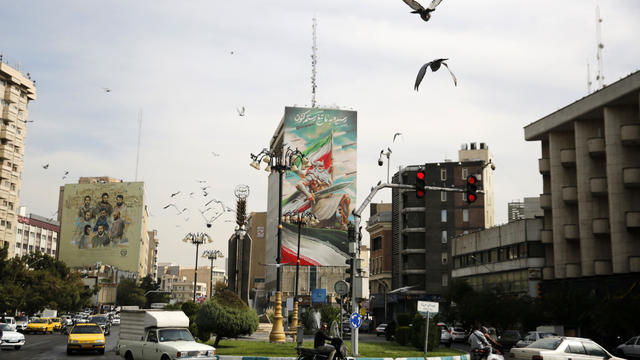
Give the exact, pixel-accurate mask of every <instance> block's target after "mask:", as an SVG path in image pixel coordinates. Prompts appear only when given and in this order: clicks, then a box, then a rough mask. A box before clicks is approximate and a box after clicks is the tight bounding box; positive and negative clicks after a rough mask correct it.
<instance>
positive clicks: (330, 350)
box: [313, 323, 336, 360]
mask: <svg viewBox="0 0 640 360" xmlns="http://www.w3.org/2000/svg"><path fill="white" fill-rule="evenodd" d="M326 340H329V341H331V340H333V338H332V337H331V336H329V335H327V323H322V326H321V327H320V330H318V331H317V332H316V335H315V337H314V338H313V347H314V348H315V349H316V350H318V351H321V352H323V353H326V354H329V357H328V358H327V360H333V356H334V355H335V354H336V348H334V347H333V345H327V344H326V343H325V341H326Z"/></svg>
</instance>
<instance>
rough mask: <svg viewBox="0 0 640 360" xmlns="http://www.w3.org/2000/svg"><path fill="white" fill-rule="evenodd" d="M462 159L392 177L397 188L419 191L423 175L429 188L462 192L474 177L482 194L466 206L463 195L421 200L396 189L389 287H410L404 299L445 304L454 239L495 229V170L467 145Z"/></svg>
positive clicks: (486, 156) (485, 155) (438, 194)
mask: <svg viewBox="0 0 640 360" xmlns="http://www.w3.org/2000/svg"><path fill="white" fill-rule="evenodd" d="M458 156H459V161H455V162H454V161H444V162H441V163H428V164H425V165H418V166H408V167H404V168H401V169H400V171H399V172H398V173H396V174H394V176H393V182H394V183H399V184H409V185H415V183H416V173H417V172H418V171H419V170H420V169H422V170H424V171H425V183H426V185H427V186H436V187H442V188H457V189H464V188H465V187H466V179H467V177H468V176H469V175H475V176H476V177H477V179H478V185H479V187H478V188H479V189H483V190H484V194H480V196H478V199H477V201H475V202H474V203H472V204H468V203H467V201H466V193H465V192H449V191H426V192H425V195H424V197H423V198H418V197H416V192H415V190H414V189H411V190H407V189H393V192H392V204H393V205H392V256H391V262H392V281H391V287H392V289H397V288H401V287H406V286H410V287H411V288H410V289H409V290H408V291H406V292H404V295H406V296H411V299H412V300H418V299H420V300H430V301H441V300H442V296H443V295H444V293H445V292H446V289H447V288H448V286H449V280H450V278H451V265H450V258H451V248H450V243H449V240H450V238H451V237H453V236H457V235H461V234H463V233H468V232H470V231H474V230H480V229H484V228H487V227H490V226H492V225H493V221H494V220H493V203H494V202H493V180H492V178H493V175H492V171H493V170H492V167H493V166H491V165H492V160H491V154H490V153H489V149H488V147H487V146H486V145H485V144H484V143H481V144H480V146H479V147H478V146H476V144H475V143H472V144H470V146H466V144H465V145H463V147H462V149H461V150H460V152H459V155H458ZM488 208H489V209H491V210H490V211H489V210H487V209H488ZM405 298H406V297H405Z"/></svg>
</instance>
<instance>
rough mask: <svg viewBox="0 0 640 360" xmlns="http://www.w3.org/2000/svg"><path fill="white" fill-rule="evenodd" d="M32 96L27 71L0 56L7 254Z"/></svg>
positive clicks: (0, 163) (0, 201) (0, 169)
mask: <svg viewBox="0 0 640 360" xmlns="http://www.w3.org/2000/svg"><path fill="white" fill-rule="evenodd" d="M35 99H36V87H35V84H34V83H33V81H31V79H30V78H29V74H28V73H27V76H24V75H23V74H22V73H21V72H20V71H19V70H17V69H14V68H13V67H11V66H9V65H7V64H5V63H4V62H2V61H1V59H0V118H1V119H2V123H1V124H0V126H1V127H0V246H7V247H8V250H9V253H8V254H9V257H10V258H11V257H13V256H14V255H15V249H16V233H15V231H16V226H17V225H18V215H17V213H16V212H17V210H18V204H19V203H20V199H19V196H20V187H21V183H22V180H21V177H22V176H21V174H22V168H23V156H24V150H25V147H24V139H25V137H26V136H27V126H26V125H27V122H28V118H29V116H28V115H29V110H28V103H29V101H32V100H35ZM22 244H24V242H22ZM23 249H24V245H23ZM27 249H28V248H27ZM20 253H21V254H22V253H23V251H20Z"/></svg>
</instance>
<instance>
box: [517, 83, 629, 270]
mask: <svg viewBox="0 0 640 360" xmlns="http://www.w3.org/2000/svg"><path fill="white" fill-rule="evenodd" d="M639 98H640V72H635V73H633V74H631V75H629V76H627V77H625V78H623V79H621V80H619V81H617V82H615V83H613V84H611V85H609V86H607V87H605V88H603V89H601V90H599V91H596V92H594V93H592V94H589V95H588V96H585V97H584V98H582V99H580V100H578V101H576V102H574V103H572V104H570V105H567V106H566V107H564V108H562V109H560V110H558V111H556V112H554V113H552V114H550V115H547V116H545V117H543V118H542V119H540V120H538V121H536V122H534V123H531V124H529V125H527V126H526V127H525V128H524V136H525V139H526V140H527V141H539V142H540V147H541V154H542V156H541V158H540V159H539V162H538V168H539V171H540V173H541V175H542V185H543V189H542V190H543V191H542V194H541V195H540V205H541V207H542V209H543V210H544V228H543V230H542V236H541V239H542V243H543V244H544V246H545V249H546V259H547V261H546V265H545V267H544V271H543V278H544V279H545V280H553V279H575V278H581V277H600V278H602V277H611V276H613V275H625V274H632V273H638V272H640V242H639V241H638V238H639V236H640V117H639V114H638V109H639V107H638V99H639Z"/></svg>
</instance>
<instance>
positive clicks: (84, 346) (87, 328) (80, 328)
mask: <svg viewBox="0 0 640 360" xmlns="http://www.w3.org/2000/svg"><path fill="white" fill-rule="evenodd" d="M104 345H105V339H104V334H103V333H102V329H101V328H100V326H98V325H96V324H77V325H76V326H74V327H73V329H71V332H69V337H68V338H67V355H71V354H72V353H73V352H74V351H93V350H96V351H98V352H99V353H100V354H104Z"/></svg>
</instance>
